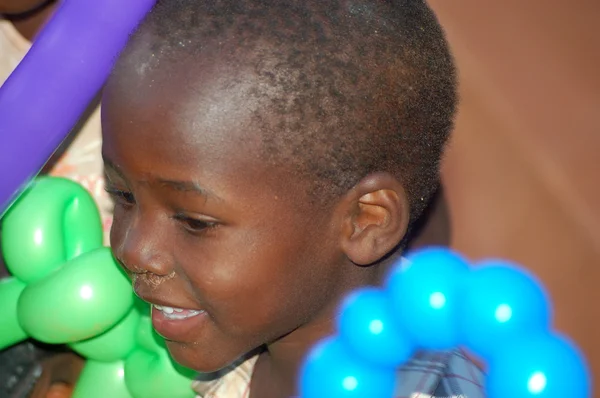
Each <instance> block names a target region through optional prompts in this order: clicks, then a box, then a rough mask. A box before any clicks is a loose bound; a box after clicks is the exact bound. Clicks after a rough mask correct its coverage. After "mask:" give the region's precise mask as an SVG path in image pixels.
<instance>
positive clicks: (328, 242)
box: [102, 0, 483, 398]
mask: <svg viewBox="0 0 600 398" xmlns="http://www.w3.org/2000/svg"><path fill="white" fill-rule="evenodd" d="M455 107H456V78H455V70H454V66H453V61H452V58H451V56H450V54H449V50H448V48H447V43H446V41H445V39H444V35H443V33H442V31H441V28H440V26H439V25H438V23H437V20H436V19H435V17H434V15H433V14H432V12H431V10H430V9H429V8H428V7H427V5H426V4H425V3H424V2H422V1H419V0H387V1H386V0H329V1H323V0H303V1H292V2H291V1H288V0H208V1H195V0H164V1H159V3H158V4H157V6H156V7H155V9H154V10H153V11H152V12H151V13H150V15H149V16H148V18H147V19H146V21H145V22H144V23H143V24H142V25H141V27H140V28H139V30H138V31H137V33H136V34H135V35H134V36H133V37H132V39H131V41H130V43H129V45H128V47H127V49H126V50H125V51H124V53H123V54H122V56H121V57H120V59H119V61H118V63H117V65H116V67H115V70H114V72H113V74H112V76H111V78H110V79H109V82H108V83H107V86H106V89H105V91H104V94H103V116H102V118H103V134H104V136H103V138H104V140H103V156H104V161H105V170H106V175H107V190H108V192H109V193H110V194H111V195H112V196H113V198H114V200H115V201H116V206H115V211H114V223H113V228H112V231H111V243H112V248H113V252H114V254H115V257H116V258H117V259H118V261H119V262H120V263H121V264H122V266H123V267H124V268H125V269H126V270H127V272H128V273H129V274H130V276H131V277H132V280H133V287H134V289H135V292H136V294H137V295H139V296H140V297H141V298H142V299H144V300H145V301H147V302H149V303H151V304H152V305H153V308H152V321H153V325H154V327H155V329H156V330H157V332H158V333H160V334H161V335H162V336H164V337H165V338H166V339H167V341H168V343H167V344H168V348H169V351H170V353H171V354H172V356H173V357H174V359H175V360H176V361H178V362H179V363H181V364H183V365H185V366H187V367H190V368H193V369H196V370H198V371H200V372H203V373H208V372H215V371H219V370H223V369H225V371H221V372H219V373H218V377H217V378H216V379H213V380H210V381H206V380H204V381H198V382H196V383H195V384H194V388H195V389H196V391H197V392H198V393H199V394H200V396H201V397H204V398H236V397H251V398H257V397H260V398H271V397H273V398H283V397H290V396H294V395H297V394H298V391H297V388H296V387H297V383H298V379H297V377H298V374H299V367H300V365H301V364H302V361H303V359H304V357H305V355H306V353H307V352H308V350H309V349H310V348H311V347H312V346H313V345H314V344H315V343H316V342H317V341H319V340H320V339H322V338H324V337H326V336H328V335H329V334H331V333H333V332H334V331H335V322H334V319H335V316H336V312H337V309H338V306H339V304H340V300H342V299H343V298H344V297H345V296H346V295H347V294H348V293H349V292H351V291H353V290H354V289H356V288H358V287H361V286H366V285H378V284H380V283H381V282H382V279H383V278H384V277H385V275H386V273H387V271H388V268H389V265H390V264H391V263H392V262H393V261H395V260H397V259H398V258H399V257H400V255H401V253H402V250H403V248H404V247H405V244H406V242H407V241H408V236H409V234H410V231H411V227H412V226H413V225H414V224H415V223H416V222H417V221H418V220H419V218H420V216H421V213H422V211H423V210H424V208H425V207H426V205H427V203H428V202H429V200H430V198H431V196H432V194H433V192H434V191H435V189H436V187H437V181H438V168H439V166H438V164H439V160H440V156H441V152H442V150H443V147H444V144H445V142H446V140H447V137H448V135H449V133H450V130H451V128H452V120H453V116H454V112H455ZM481 377H482V375H481V372H480V371H479V370H478V368H476V367H475V366H474V365H473V364H472V363H471V362H470V361H469V360H468V359H466V358H465V356H464V355H463V354H462V353H461V352H460V351H458V350H457V351H447V352H446V351H445V352H420V353H418V354H417V355H415V357H414V358H413V359H412V360H411V361H410V362H409V363H408V364H406V365H405V366H403V367H402V368H401V369H399V371H398V380H399V382H398V392H397V396H399V397H407V396H412V395H413V394H415V393H416V394H417V395H418V393H422V394H433V395H434V396H451V395H460V394H464V396H468V397H469V398H476V397H481V396H483V393H482V391H481V385H480V383H481ZM203 379H206V378H205V377H203ZM417 395H414V396H417ZM425 396H428V395H425ZM374 398H376V397H374Z"/></svg>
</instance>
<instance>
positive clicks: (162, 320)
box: [152, 304, 208, 342]
mask: <svg viewBox="0 0 600 398" xmlns="http://www.w3.org/2000/svg"><path fill="white" fill-rule="evenodd" d="M159 305H160V304H159ZM165 305H166V304H165ZM169 307H170V306H169ZM207 321H208V314H207V312H206V311H203V310H201V312H200V313H199V314H198V315H195V316H193V317H191V318H185V319H169V318H167V317H166V316H165V314H164V313H163V312H162V311H160V310H158V309H157V308H156V307H154V306H152V326H153V327H154V330H156V332H157V333H158V334H160V335H161V336H162V337H164V338H165V339H167V340H171V341H177V342H192V341H194V336H197V335H198V334H199V331H200V329H201V328H202V326H203V325H205V324H206V322H207Z"/></svg>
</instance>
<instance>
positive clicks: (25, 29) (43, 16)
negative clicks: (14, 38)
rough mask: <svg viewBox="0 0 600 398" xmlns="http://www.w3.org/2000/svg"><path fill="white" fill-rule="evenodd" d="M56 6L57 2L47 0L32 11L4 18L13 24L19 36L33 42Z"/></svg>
mask: <svg viewBox="0 0 600 398" xmlns="http://www.w3.org/2000/svg"><path fill="white" fill-rule="evenodd" d="M56 6H57V2H56V1H55V0H49V1H45V2H43V3H42V4H41V5H39V6H37V7H35V8H34V9H32V10H29V11H26V12H23V13H20V14H16V15H5V16H4V18H5V19H7V20H8V21H10V22H11V23H12V24H13V26H14V27H15V29H17V31H18V32H19V33H20V34H21V36H23V37H24V38H25V39H27V40H29V41H33V38H34V37H35V36H36V35H37V34H38V33H39V31H40V30H41V28H42V27H43V26H44V24H45V23H46V21H47V20H48V19H49V18H50V17H51V16H52V14H53V13H54V11H55V9H56Z"/></svg>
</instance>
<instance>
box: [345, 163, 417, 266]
mask: <svg viewBox="0 0 600 398" xmlns="http://www.w3.org/2000/svg"><path fill="white" fill-rule="evenodd" d="M343 203H344V206H346V209H345V213H344V214H346V215H345V218H344V223H343V228H342V237H341V239H342V242H341V247H342V250H343V251H344V253H345V254H346V256H347V257H348V258H349V259H350V260H351V261H352V262H353V263H355V264H358V265H369V264H372V263H374V262H376V261H378V260H380V259H381V258H383V257H384V256H385V255H386V254H388V253H389V252H390V251H392V250H393V249H394V248H395V247H396V246H397V245H398V243H400V241H401V240H402V238H403V237H404V234H406V229H407V227H408V220H409V205H408V198H407V196H406V193H405V191H404V188H403V186H402V184H400V182H399V181H398V180H397V179H396V178H394V177H393V176H392V175H391V174H389V173H377V174H371V175H369V176H367V177H365V178H364V179H363V180H361V181H360V182H359V183H358V184H357V185H356V186H355V187H354V188H352V190H351V191H349V192H348V194H347V195H346V197H345V198H344V200H343Z"/></svg>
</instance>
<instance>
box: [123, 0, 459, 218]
mask: <svg viewBox="0 0 600 398" xmlns="http://www.w3.org/2000/svg"><path fill="white" fill-rule="evenodd" d="M148 37H151V44H150V46H151V52H152V57H153V58H156V59H155V61H158V60H161V59H162V60H164V61H165V62H180V61H178V60H181V59H183V58H184V57H185V58H187V59H190V58H192V59H194V57H203V56H205V55H206V51H207V50H206V49H207V48H210V47H211V45H212V46H219V51H220V52H221V53H227V54H229V57H230V59H232V60H235V62H241V63H243V64H244V65H246V66H250V67H251V68H252V70H253V73H254V74H255V75H256V77H257V78H258V79H259V81H260V84H259V85H257V87H256V89H255V90H254V94H253V95H255V96H257V97H260V98H261V99H262V100H263V101H264V100H265V99H266V103H267V104H268V106H267V107H266V108H267V109H265V108H261V111H260V112H256V114H255V117H254V121H255V122H256V123H259V126H260V128H261V131H263V132H264V133H263V143H264V146H263V147H264V150H263V155H264V158H265V159H266V160H268V161H269V162H272V163H273V164H275V165H282V164H286V165H289V166H292V167H291V169H293V170H295V172H297V173H302V175H303V177H305V178H307V179H308V181H309V182H310V183H311V187H312V188H311V190H312V191H314V192H317V193H318V195H317V196H318V197H320V198H331V197H332V195H341V194H344V193H345V192H347V191H348V190H349V189H351V188H352V187H353V186H354V185H355V184H356V183H358V182H359V181H360V180H361V179H362V178H364V177H365V176H367V175H368V174H370V173H374V172H379V171H384V172H390V173H392V174H393V175H395V176H396V178H398V179H399V181H400V182H401V183H402V184H403V185H404V188H405V190H406V191H407V195H408V199H409V204H410V208H411V224H412V222H414V221H415V220H417V219H418V218H419V216H420V215H421V213H422V212H423V210H424V209H425V208H426V206H427V204H428V203H429V201H430V199H431V197H432V196H433V194H434V193H435V191H436V189H437V187H438V186H439V166H440V160H441V156H442V152H443V149H444V146H445V143H446V141H447V139H448V136H449V134H450V132H451V130H452V128H453V118H454V114H455V110H456V105H457V104H456V103H457V94H456V85H457V82H456V72H455V67H454V63H453V59H452V55H451V53H450V51H449V48H448V44H447V42H446V39H445V36H444V33H443V30H442V28H441V27H440V25H439V23H438V21H437V19H436V17H435V15H434V14H433V12H432V11H431V9H430V8H429V7H428V6H427V4H426V3H425V1H422V0H295V1H290V0H202V1H198V0H162V1H161V0H159V1H158V3H157V4H156V6H155V7H154V9H153V10H152V11H151V12H150V14H149V15H148V17H147V18H146V20H145V21H144V22H143V23H142V25H141V27H140V29H139V30H138V33H137V34H136V35H134V36H133V38H132V40H131V41H130V45H129V47H128V48H129V49H128V50H126V51H125V54H127V53H128V52H131V51H135V50H132V48H135V46H136V42H137V41H138V40H145V41H146V43H145V45H146V46H147V45H148V43H147V41H148ZM211 43H212V44H211ZM122 58H123V57H122ZM125 58H127V56H126V55H125ZM196 59H197V58H196ZM121 63H122V62H121ZM126 64H127V63H126ZM123 66H124V67H125V68H126V67H127V66H126V65H123ZM119 68H120V66H119V64H117V68H116V69H115V70H116V72H115V73H118V71H119ZM265 111H266V112H268V113H269V114H270V115H271V116H270V117H268V118H267V117H263V115H265V114H266V113H265ZM272 115H277V116H276V117H275V118H273V117H272ZM273 119H275V120H276V121H275V122H273Z"/></svg>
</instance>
